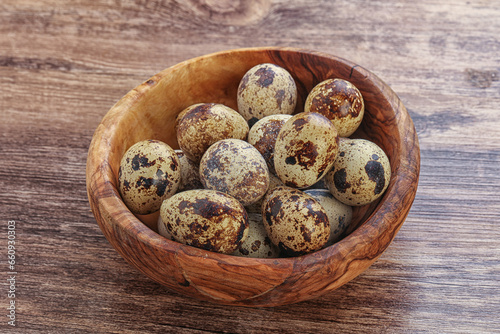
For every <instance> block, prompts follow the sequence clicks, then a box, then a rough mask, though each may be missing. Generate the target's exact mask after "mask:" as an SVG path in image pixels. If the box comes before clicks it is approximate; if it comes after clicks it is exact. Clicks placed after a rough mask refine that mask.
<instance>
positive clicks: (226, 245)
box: [160, 189, 248, 254]
mask: <svg viewBox="0 0 500 334" xmlns="http://www.w3.org/2000/svg"><path fill="white" fill-rule="evenodd" d="M160 216H161V219H162V221H163V223H164V224H165V226H166V229H167V231H168V232H169V233H170V235H171V236H172V237H173V238H174V239H175V240H176V241H178V242H180V243H183V244H187V245H191V246H194V247H198V248H201V249H205V250H208V251H213V252H219V253H224V254H231V253H233V252H234V251H235V250H236V249H237V248H238V247H240V245H241V243H242V242H243V241H244V240H245V239H246V238H247V236H248V215H247V213H246V211H245V208H244V207H243V206H242V205H241V203H240V202H238V201H237V200H236V199H235V198H233V197H231V196H229V195H227V194H225V193H222V192H219V191H215V190H208V189H195V190H187V191H183V192H181V193H178V194H175V195H174V196H172V197H170V198H169V199H167V200H165V201H164V202H163V204H162V205H161V209H160Z"/></svg>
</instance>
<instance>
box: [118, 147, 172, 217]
mask: <svg viewBox="0 0 500 334" xmlns="http://www.w3.org/2000/svg"><path fill="white" fill-rule="evenodd" d="M180 179H181V172H180V162H179V158H178V157H177V154H176V153H175V151H174V150H173V149H172V148H171V147H170V146H168V145H167V144H165V143H163V142H161V141H158V140H144V141H140V142H138V143H136V144H134V145H132V146H131V147H130V148H129V149H128V150H127V152H125V154H124V156H123V157H122V159H121V162H120V169H119V171H118V189H119V192H120V195H121V197H122V199H123V202H124V203H125V205H126V206H127V207H128V208H129V210H130V211H132V212H133V213H135V214H141V215H144V214H149V213H153V212H155V211H158V209H160V206H161V203H162V202H163V200H165V199H166V198H169V197H170V196H172V195H173V194H175V192H176V191H177V188H178V187H179V184H180Z"/></svg>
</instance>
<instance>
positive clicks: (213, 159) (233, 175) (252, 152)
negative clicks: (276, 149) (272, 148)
mask: <svg viewBox="0 0 500 334" xmlns="http://www.w3.org/2000/svg"><path fill="white" fill-rule="evenodd" d="M200 180H201V183H202V184H203V186H204V188H206V189H213V190H219V191H222V192H224V193H227V194H229V195H231V196H233V197H235V198H236V199H237V200H239V201H240V202H241V203H242V204H243V205H245V206H246V205H250V204H252V203H254V202H256V201H258V200H259V199H260V198H261V197H262V196H264V194H265V193H266V191H267V188H268V187H269V171H268V169H267V165H266V161H265V160H264V158H263V157H262V155H261V154H260V153H259V151H257V149H256V148H255V147H253V146H252V145H250V144H249V143H247V142H246V141H243V140H239V139H223V140H220V141H218V142H217V143H215V144H213V145H212V146H210V147H209V148H208V150H207V151H206V152H205V154H204V155H203V157H202V159H201V161H200Z"/></svg>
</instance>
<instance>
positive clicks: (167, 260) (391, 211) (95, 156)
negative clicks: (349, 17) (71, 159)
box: [87, 48, 419, 306]
mask: <svg viewBox="0 0 500 334" xmlns="http://www.w3.org/2000/svg"><path fill="white" fill-rule="evenodd" d="M260 63H274V64H277V65H279V66H282V67H284V68H285V69H287V70H288V71H289V72H290V73H291V74H292V76H293V77H294V79H295V81H296V83H297V87H298V93H299V97H298V102H297V109H296V112H300V111H302V110H303V104H304V101H305V99H306V97H307V94H308V92H309V91H310V90H311V89H312V88H313V87H314V86H315V85H316V84H318V83H319V82H321V81H323V80H325V79H328V78H342V79H346V80H349V81H351V82H352V83H353V84H354V85H355V86H356V87H358V89H359V90H360V91H361V93H362V94H363V97H364V100H365V108H366V112H365V117H364V120H363V123H362V126H361V127H360V129H359V130H358V131H357V132H356V133H355V134H354V135H353V136H354V137H358V138H366V139H369V140H372V141H374V142H375V143H377V144H378V145H379V146H381V147H382V149H384V151H385V152H386V154H387V155H388V157H389V160H390V162H391V169H392V177H391V182H390V184H389V187H388V189H387V191H386V193H385V194H384V196H382V198H380V199H379V200H378V201H377V202H375V203H372V204H371V205H368V206H364V207H360V208H356V209H355V221H354V222H353V225H352V226H351V228H350V230H349V231H348V232H349V233H350V234H349V235H348V236H347V237H346V238H344V239H343V240H342V241H341V242H339V243H337V244H335V245H333V246H331V247H328V248H326V249H324V250H322V251H319V252H316V253H314V254H309V255H306V256H302V257H298V258H288V259H247V258H237V259H234V257H232V256H228V255H223V254H216V253H211V252H206V251H203V250H198V249H194V248H193V247H189V246H184V245H180V244H177V243H175V242H172V241H170V240H166V239H164V238H163V237H161V236H159V235H158V234H156V233H154V232H153V231H151V230H150V229H149V228H147V227H146V226H145V225H144V224H142V222H141V221H139V219H138V218H140V219H141V220H142V221H143V222H145V223H146V224H148V225H150V226H154V222H155V221H156V217H157V214H156V215H154V214H153V215H152V216H150V217H134V216H133V215H132V214H131V213H130V211H128V209H127V208H126V207H125V205H124V204H123V202H121V200H120V197H119V195H118V191H117V187H116V186H117V179H118V169H119V164H120V160H121V157H122V156H123V154H124V153H125V151H126V150H127V149H128V148H129V147H130V146H132V145H133V144H135V143H136V142H138V141H140V140H144V139H158V140H161V141H164V142H166V143H167V144H169V145H170V146H172V147H173V148H178V144H177V141H176V134H175V129H174V126H175V119H176V116H177V114H178V113H180V112H181V111H182V110H183V109H184V108H186V107H188V106H190V105H192V104H195V103H200V102H215V103H222V104H225V105H227V106H229V107H231V108H233V109H235V110H237V103H236V92H237V88H238V84H239V81H240V80H241V78H242V77H243V75H244V74H245V73H246V71H247V70H249V69H250V68H251V67H253V66H255V65H257V64H260ZM403 139H404V140H403ZM418 152H419V151H418V142H417V140H416V134H415V132H414V127H413V123H411V119H410V118H409V116H408V115H407V112H406V110H405V109H404V107H403V106H402V104H401V103H400V101H399V99H398V98H397V96H396V95H395V94H394V93H393V92H392V90H391V89H390V88H389V87H388V86H387V85H385V84H384V83H383V82H382V81H381V80H380V79H378V78H377V77H376V76H375V75H373V74H372V73H371V72H369V71H367V70H365V69H363V68H362V67H360V66H358V65H355V64H353V63H350V62H349V61H346V60H344V59H340V58H337V57H333V56H329V55H325V54H320V53H315V52H309V51H304V50H296V49H283V48H275V49H268V48H267V49H265V48H255V49H241V50H232V51H225V52H220V53H216V54H212V55H207V56H202V57H198V58H194V59H192V60H188V61H185V62H182V63H180V64H178V65H175V66H173V67H170V68H168V69H166V70H164V71H162V72H160V73H158V74H156V75H155V76H153V77H151V78H150V79H149V80H148V81H146V82H144V83H143V84H141V85H140V86H138V87H136V88H135V89H134V90H132V91H130V92H129V93H128V94H127V95H126V96H125V97H123V98H122V99H121V100H120V101H119V102H117V104H116V105H115V106H114V107H113V108H112V109H111V110H110V111H109V112H108V114H107V115H106V116H105V118H104V119H103V121H102V123H101V124H100V126H99V128H98V129H97V130H96V133H95V135H94V138H93V141H92V144H91V147H90V149H89V161H88V165H87V177H88V181H87V182H88V193H89V199H90V203H91V206H92V209H93V211H94V214H95V216H96V219H97V221H98V223H99V225H100V227H101V229H102V230H103V232H104V234H105V236H106V237H107V238H108V240H109V241H110V242H111V243H112V244H113V246H114V247H115V248H116V249H117V250H118V251H119V252H120V253H121V254H122V255H123V256H124V257H125V258H126V259H127V260H128V261H129V262H130V263H132V264H133V265H134V266H136V267H137V268H138V269H139V270H141V271H142V272H144V273H145V274H147V275H148V276H150V277H151V278H153V279H155V280H156V281H158V282H160V283H162V284H165V285H167V286H170V287H172V288H174V289H176V290H178V291H182V292H184V293H186V294H188V295H192V296H196V297H199V298H202V299H207V300H216V301H219V302H222V303H230V304H242V305H260V306H269V305H279V304H283V303H290V302H296V301H300V300H304V299H309V298H313V297H314V296H317V295H320V294H322V293H325V292H326V291H329V290H332V289H334V288H336V287H338V286H340V285H342V284H344V283H345V282H347V281H349V280H350V279H352V278H353V277H355V276H357V275H358V274H359V273H360V272H362V271H363V270H364V269H366V268H367V267H368V266H369V265H370V264H371V263H372V262H373V261H375V259H376V258H377V257H378V256H379V255H380V254H381V253H382V252H383V250H385V248H386V247H387V246H388V244H389V243H390V241H391V240H392V239H393V237H394V235H395V233H396V232H397V230H398V229H399V227H400V226H401V224H402V223H403V221H404V219H405V218H406V215H407V213H408V211H409V207H410V206H411V203H412V201H413V198H414V195H415V192H416V181H417V179H418V165H419V163H418V162H419V153H418ZM412 160H413V162H412ZM408 172H410V173H411V175H409V176H408V175H407V174H408ZM381 209H382V210H381ZM377 213H378V215H377ZM151 217H152V218H151ZM151 222H153V225H152V224H151ZM153 229H154V228H153ZM373 242H377V244H376V245H375V247H372V245H371V244H372V243H373ZM134 252H135V253H134ZM367 252H368V253H370V255H369V256H368V257H366V258H365V259H364V260H359V261H355V262H349V263H350V264H349V263H348V260H349V258H350V257H355V256H361V258H363V257H364V256H366V253H367ZM152 253H154V256H155V257H156V258H153V259H149V258H146V257H147V256H150V255H151V254H152ZM201 257H202V258H205V259H207V261H205V262H203V263H201V262H197V261H196V260H197V259H199V258H201ZM208 259H210V261H212V262H210V261H209V260H208ZM196 263H197V264H196ZM220 263H225V264H226V267H225V269H224V270H225V272H224V273H221V272H220V270H219V269H220ZM162 264H163V265H164V266H165V269H161V268H158V267H159V266H161V265H162ZM179 267H181V269H180V270H177V272H174V273H172V272H167V271H168V270H172V269H174V268H176V269H178V268H179ZM243 267H244V269H242V268H243ZM214 268H215V269H214ZM217 268H219V269H217ZM227 268H232V269H231V270H228V269H227ZM249 268H251V269H249ZM233 269H234V270H233ZM247 269H248V270H250V271H249V272H251V274H250V275H253V276H254V279H253V280H252V279H251V278H249V275H247V274H248V273H247V274H245V275H243V278H242V277H241V272H242V270H243V271H245V270H247ZM174 271H175V270H174ZM301 271H302V274H301ZM304 271H305V272H306V274H304ZM200 272H203V273H200ZM238 275H240V276H238ZM327 276H328V278H327ZM263 277H266V279H264V278H263ZM299 278H300V279H299ZM262 279H264V280H265V281H267V283H266V284H263V285H259V283H258V280H262ZM241 280H244V281H245V284H247V285H249V286H250V288H247V289H242V287H241V285H240V286H238V282H240V281H241ZM322 280H323V281H322ZM218 281H220V286H219V284H218ZM186 282H187V283H186ZM285 283H286V284H285ZM311 284H312V287H311ZM258 285H259V286H258ZM308 285H309V286H310V287H309V288H306V287H307V286H308ZM221 286H222V288H221ZM292 292H293V293H292Z"/></svg>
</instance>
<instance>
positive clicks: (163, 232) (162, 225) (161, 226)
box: [157, 215, 175, 241]
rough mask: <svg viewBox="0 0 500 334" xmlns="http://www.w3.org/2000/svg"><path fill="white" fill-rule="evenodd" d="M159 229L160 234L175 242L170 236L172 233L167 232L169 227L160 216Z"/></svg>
mask: <svg viewBox="0 0 500 334" xmlns="http://www.w3.org/2000/svg"><path fill="white" fill-rule="evenodd" d="M157 229H158V234H159V235H161V236H163V237H165V238H167V239H169V240H172V241H175V239H174V237H172V235H171V234H170V232H169V231H168V230H167V225H165V223H164V222H163V219H161V215H159V216H158V220H157Z"/></svg>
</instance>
